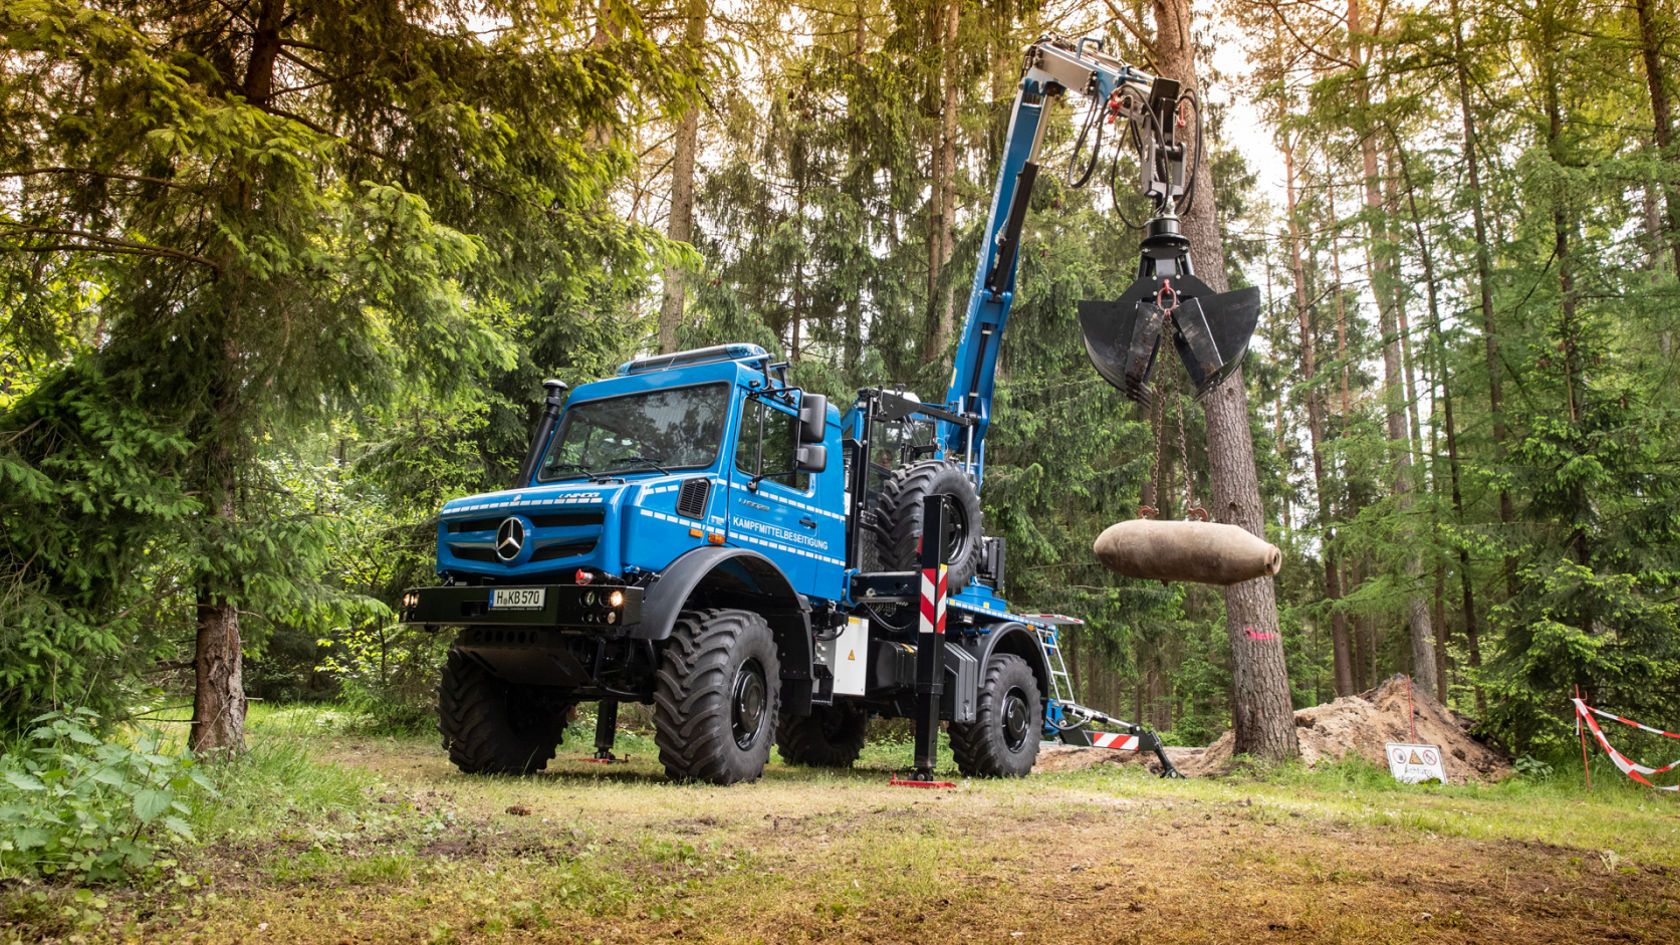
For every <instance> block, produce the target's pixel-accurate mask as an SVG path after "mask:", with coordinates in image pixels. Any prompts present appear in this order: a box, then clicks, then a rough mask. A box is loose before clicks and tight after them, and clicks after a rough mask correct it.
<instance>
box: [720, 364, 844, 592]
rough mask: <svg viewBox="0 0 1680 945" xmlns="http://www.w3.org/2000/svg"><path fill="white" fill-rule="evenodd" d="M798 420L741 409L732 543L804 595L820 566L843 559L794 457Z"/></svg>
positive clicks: (752, 404)
mask: <svg viewBox="0 0 1680 945" xmlns="http://www.w3.org/2000/svg"><path fill="white" fill-rule="evenodd" d="M798 431H799V418H798V416H797V415H796V414H795V412H794V410H793V408H791V407H785V406H783V405H782V404H780V403H776V402H773V401H769V400H768V399H767V398H757V397H755V398H749V399H748V400H747V401H746V403H745V404H744V405H743V406H742V410H741V419H740V427H739V429H738V430H737V433H736V437H735V457H734V462H733V463H732V464H731V470H730V486H729V540H730V543H731V544H736V545H740V546H741V547H744V548H751V549H753V550H754V551H757V552H759V553H760V554H763V555H764V556H765V557H767V558H769V559H770V560H772V561H774V562H775V563H776V566H777V567H779V568H781V569H782V573H784V574H786V575H787V576H788V580H790V581H792V582H793V586H794V588H795V589H796V590H798V591H799V592H800V593H802V594H807V595H809V594H811V593H812V592H813V590H814V588H815V584H816V578H817V566H818V564H819V563H820V562H822V561H825V560H827V559H829V558H841V557H843V556H842V555H841V554H836V553H834V552H833V551H832V550H831V549H830V548H828V547H827V546H828V545H829V544H832V541H831V540H830V536H829V535H828V534H827V533H828V532H830V531H831V530H830V529H825V528H823V527H822V526H823V524H824V522H823V515H822V513H821V512H820V511H819V510H818V508H817V505H816V495H815V492H814V491H813V489H812V484H811V474H810V473H806V472H799V471H797V469H796V466H795V458H796V453H797V450H798V445H799V440H798Z"/></svg>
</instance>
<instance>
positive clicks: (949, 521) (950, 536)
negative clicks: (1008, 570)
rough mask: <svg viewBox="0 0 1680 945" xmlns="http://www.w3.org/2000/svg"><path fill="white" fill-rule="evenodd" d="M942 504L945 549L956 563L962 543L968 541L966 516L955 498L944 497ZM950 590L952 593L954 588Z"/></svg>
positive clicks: (960, 552) (960, 554) (950, 496)
mask: <svg viewBox="0 0 1680 945" xmlns="http://www.w3.org/2000/svg"><path fill="white" fill-rule="evenodd" d="M942 504H943V505H944V506H945V548H946V550H947V551H948V552H949V553H950V555H951V560H953V561H956V560H958V559H960V558H961V557H962V549H963V543H964V542H966V541H968V514H967V510H965V509H964V508H963V505H962V503H961V502H958V501H957V500H956V497H955V496H952V495H946V496H945V497H944V501H943V502H942ZM951 590H952V592H953V593H954V592H955V591H956V588H952V589H951Z"/></svg>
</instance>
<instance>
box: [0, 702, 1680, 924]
mask: <svg viewBox="0 0 1680 945" xmlns="http://www.w3.org/2000/svg"><path fill="white" fill-rule="evenodd" d="M250 735H251V740H252V744H253V749H254V750H253V752H252V755H253V756H255V757H256V758H257V759H258V760H257V761H256V762H253V763H252V767H251V773H252V774H253V775H261V776H260V777H253V778H252V782H253V783H252V784H251V785H250V786H249V789H248V790H247V789H243V788H242V789H239V790H225V791H224V797H223V799H222V800H221V801H219V802H217V808H216V809H215V810H214V811H213V812H211V813H210V814H208V815H207V816H209V817H210V820H209V821H208V822H207V823H206V824H205V826H203V827H201V829H200V835H201V836H203V837H206V838H207V839H208V838H210V837H214V838H215V839H213V840H211V841H210V842H209V843H208V845H206V846H204V847H201V848H198V849H197V850H195V851H191V852H187V853H183V854H182V855H181V869H180V870H178V871H177V872H176V874H175V877H176V878H175V880H174V881H156V882H153V883H151V884H150V885H143V886H142V887H140V888H138V889H135V890H123V891H118V890H108V891H100V892H99V893H98V896H99V906H100V911H99V918H98V919H97V921H91V922H89V921H83V922H82V924H81V925H80V926H79V927H78V926H76V925H73V924H67V921H68V920H56V919H53V918H52V915H53V914H54V911H53V909H52V908H51V907H52V906H53V904H55V903H58V902H60V901H61V900H63V899H65V897H67V896H69V895H70V893H69V891H66V890H60V891H58V892H56V893H49V894H47V895H46V896H44V897H43V896H42V895H37V894H36V893H39V892H40V890H39V889H37V890H35V891H34V892H30V893H29V895H28V896H26V895H25V893H26V892H29V891H28V890H27V889H21V888H20V889H13V890H0V902H3V903H4V904H5V908H4V910H3V911H0V941H5V940H8V939H10V940H35V941H47V940H64V941H143V942H177V941H183V942H185V941H191V942H204V943H224V942H250V943H267V942H273V943H286V945H297V943H317V942H319V943H370V942H509V943H516V942H696V943H705V942H717V943H725V942H727V943H735V942H766V943H808V942H827V941H832V942H848V943H849V942H864V943H896V942H915V943H918V945H940V943H955V942H965V943H966V942H999V943H1035V942H1044V943H1087V942H1089V943H1103V945H1109V943H1130V942H1151V943H1191V942H1273V941H1275V942H1360V943H1388V942H1395V943H1398V942H1513V941H1521V942H1524V943H1535V945H1538V943H1551V942H1556V943H1586V942H1628V941H1651V942H1658V941H1680V924H1677V922H1676V920H1677V919H1680V805H1677V803H1676V801H1675V799H1674V797H1673V796H1672V795H1667V794H1664V795H1656V794H1651V793H1639V792H1638V791H1634V790H1629V789H1628V788H1626V787H1622V786H1619V785H1614V784H1612V785H1608V786H1606V785H1602V784H1596V783H1595V786H1596V787H1597V788H1598V790H1597V791H1596V792H1595V793H1593V794H1590V795H1589V794H1585V793H1583V792H1581V791H1579V789H1578V788H1576V787H1574V786H1573V785H1571V784H1568V783H1565V782H1566V781H1567V779H1566V778H1565V777H1564V776H1561V775H1560V776H1558V777H1557V778H1555V779H1553V780H1552V781H1551V782H1545V783H1541V784H1531V783H1523V782H1507V783H1505V784H1500V785H1491V786H1488V785H1483V786H1475V785H1470V786H1464V787H1440V786H1434V787H1425V786H1416V787H1414V786H1403V785H1397V784H1394V783H1392V782H1391V781H1388V780H1387V774H1386V772H1377V771H1375V770H1374V769H1372V768H1370V767H1369V766H1367V765H1365V763H1363V762H1359V763H1354V764H1344V765H1340V766H1336V767H1333V768H1331V769H1329V770H1328V771H1325V770H1313V771H1308V770H1304V769H1301V768H1299V767H1298V766H1297V767H1289V768H1283V769H1279V770H1275V771H1271V772H1265V773H1255V772H1253V771H1250V772H1248V773H1246V774H1243V773H1239V774H1237V775H1234V776H1229V777H1224V778H1218V779H1193V780H1189V781H1161V780H1157V779H1155V778H1153V777H1150V776H1149V775H1148V773H1147V772H1145V771H1144V770H1142V769H1141V768H1138V767H1135V766H1128V767H1124V768H1118V767H1108V766H1104V767H1100V768H1092V769H1087V770H1084V771H1074V772H1059V773H1050V774H1041V775H1034V776H1032V777H1030V778H1027V779H1023V780H1015V781H962V780H959V782H958V783H959V787H957V788H956V789H954V790H917V789H906V788H895V787H890V786H888V784H887V780H888V773H889V771H891V770H892V769H894V768H898V767H902V766H905V765H907V764H908V763H909V761H910V750H909V748H908V747H907V746H904V745H902V744H898V745H890V744H889V745H884V746H881V745H872V746H871V747H870V749H868V751H867V753H866V755H865V758H864V761H863V762H862V763H861V764H860V767H859V768H858V769H856V770H852V771H848V772H838V773H837V772H817V771H810V770H805V769H797V768H789V767H785V766H782V765H780V764H775V765H772V767H771V768H770V770H769V771H768V772H767V773H766V776H765V777H764V779H763V780H762V781H760V782H758V783H755V784H748V785H737V786H735V787H732V788H714V787H694V786H679V785H673V784H669V783H667V782H666V781H665V780H664V779H663V777H662V776H661V775H660V772H659V769H658V766H657V761H656V759H655V756H654V751H653V746H652V743H651V741H650V740H646V739H637V738H630V739H626V740H625V741H623V742H621V747H622V748H623V749H624V750H626V751H627V752H628V753H629V755H630V758H631V761H630V763H628V764H624V765H613V766H610V767H604V766H599V765H592V764H588V763H585V762H583V761H581V760H579V759H580V758H581V757H582V755H581V754H579V753H577V752H575V751H569V749H576V748H581V747H582V746H583V745H585V744H587V738H580V739H573V740H570V741H569V742H568V744H567V745H566V746H563V747H562V748H561V756H560V758H559V759H558V760H557V761H556V762H554V763H551V764H550V766H549V770H548V771H547V772H544V773H542V774H539V775H535V776H531V777H526V778H481V777H467V776H464V775H462V774H460V773H459V772H457V771H456V770H455V769H454V768H453V767H451V766H450V765H449V763H448V761H447V759H446V758H445V756H444V754H443V752H442V751H441V750H440V749H439V748H438V747H437V744H436V742H435V740H434V739H432V738H421V737H411V738H400V739H392V738H372V737H354V736H345V735H334V734H331V733H330V731H326V732H322V733H317V731H313V730H311V728H310V722H309V720H308V719H307V718H303V719H298V718H292V719H290V720H289V721H288V720H287V719H286V718H285V717H284V716H283V715H270V716H265V717H259V718H258V719H256V720H255V722H254V724H253V726H252V729H251V733H250ZM304 745H307V746H308V747H307V749H304V748H302V747H300V746H304ZM265 746H266V747H265ZM265 752H266V753H267V754H266V756H265ZM265 757H266V758H267V760H266V761H264V760H263V759H264V758H265ZM946 757H947V758H948V757H949V756H948V755H947V756H946ZM282 782H287V783H293V784H302V785H303V788H302V789H301V790H294V791H291V792H290V793H289V794H288V792H287V790H283V789H282V787H283V783H282ZM1641 790H1643V789H1641ZM265 792H266V793H265ZM29 896H33V899H30V898H29ZM30 903H33V905H30Z"/></svg>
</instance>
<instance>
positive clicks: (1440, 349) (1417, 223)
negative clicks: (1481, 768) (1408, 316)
mask: <svg viewBox="0 0 1680 945" xmlns="http://www.w3.org/2000/svg"><path fill="white" fill-rule="evenodd" d="M1396 144H1397V145H1398V138H1396ZM1401 168H1402V170H1403V171H1404V169H1405V168H1406V162H1405V160H1404V155H1402V160H1401ZM1405 173H1406V178H1407V179H1406V194H1407V201H1408V203H1409V205H1410V208H1411V217H1412V227H1413V230H1414V232H1415V233H1416V234H1417V241H1418V252H1419V254H1420V255H1421V256H1422V258H1423V284H1424V286H1425V288H1426V292H1427V295H1426V297H1427V299H1428V301H1429V332H1430V344H1431V346H1432V347H1433V348H1434V350H1435V358H1436V371H1437V373H1438V374H1439V375H1440V384H1441V393H1440V398H1441V423H1442V426H1443V427H1444V428H1445V431H1446V437H1447V472H1448V477H1449V481H1450V483H1451V488H1452V507H1453V518H1454V519H1455V520H1456V521H1457V523H1458V527H1459V528H1460V529H1461V530H1462V529H1464V528H1465V527H1466V526H1467V525H1468V522H1467V520H1466V517H1465V514H1464V492H1463V489H1462V488H1461V486H1460V479H1461V478H1462V473H1461V471H1460V465H1459V458H1458V427H1457V424H1456V422H1455V421H1454V419H1453V394H1452V383H1451V377H1452V376H1451V375H1450V374H1449V373H1448V371H1447V342H1446V338H1445V337H1444V336H1443V335H1442V333H1441V303H1440V291H1439V289H1438V288H1437V284H1436V272H1435V253H1434V250H1433V249H1432V248H1431V246H1430V243H1429V237H1428V234H1427V233H1425V231H1424V229H1423V218H1422V216H1421V215H1420V214H1419V213H1418V206H1417V197H1416V189H1415V188H1413V187H1412V186H1411V175H1410V172H1409V171H1405ZM1482 251H1483V252H1485V249H1484V250H1482ZM1489 307H1490V308H1491V302H1489ZM1437 481H1438V480H1437ZM1507 498H1508V497H1507ZM1458 579H1459V599H1460V602H1461V605H1462V607H1463V611H1464V638H1465V640H1466V642H1467V643H1468V644H1469V649H1470V665H1471V666H1472V667H1473V668H1477V669H1479V668H1480V667H1481V665H1482V654H1481V647H1480V644H1479V642H1478V627H1477V623H1476V591H1475V587H1474V582H1473V581H1472V580H1471V578H1470V549H1468V548H1467V547H1465V546H1464V544H1463V542H1460V543H1459V548H1458ZM1436 580H1437V583H1439V581H1440V580H1441V579H1440V577H1439V576H1437V579H1436ZM1437 593H1439V592H1438V591H1437ZM1436 623H1437V624H1440V623H1441V617H1440V615H1439V612H1437V616H1436ZM1436 636H1437V640H1436V642H1437V645H1438V646H1439V652H1438V653H1437V665H1438V666H1443V667H1444V665H1445V660H1446V653H1445V650H1446V629H1445V627H1444V626H1442V627H1440V629H1439V630H1438V632H1437V634H1436ZM1440 675H1441V679H1440V683H1439V685H1440V690H1441V702H1442V704H1445V703H1446V698H1447V697H1446V691H1447V683H1446V673H1445V672H1444V671H1443V672H1441V674H1440ZM1474 688H1475V692H1476V713H1477V716H1478V717H1482V716H1485V715H1486V714H1487V696H1486V695H1485V694H1484V693H1483V692H1482V685H1481V680H1480V679H1479V678H1478V679H1476V680H1474Z"/></svg>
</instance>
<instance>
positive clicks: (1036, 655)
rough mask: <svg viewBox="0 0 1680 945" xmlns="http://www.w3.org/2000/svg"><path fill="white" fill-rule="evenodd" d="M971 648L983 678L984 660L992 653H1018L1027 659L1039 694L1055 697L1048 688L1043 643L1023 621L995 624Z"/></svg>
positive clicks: (1047, 672) (1047, 661) (1048, 664)
mask: <svg viewBox="0 0 1680 945" xmlns="http://www.w3.org/2000/svg"><path fill="white" fill-rule="evenodd" d="M973 652H974V655H975V656H976V657H977V658H978V659H979V660H980V673H981V676H982V678H984V676H985V672H986V661H987V660H989V659H991V658H992V654H993V653H1012V654H1014V655H1016V656H1019V657H1020V658H1022V659H1024V660H1026V661H1027V666H1029V667H1030V668H1031V669H1032V674H1033V678H1034V679H1036V680H1037V681H1038V690H1039V691H1038V695H1039V698H1040V699H1042V700H1043V701H1044V702H1045V703H1048V702H1049V701H1050V700H1051V699H1052V698H1053V697H1054V693H1052V692H1051V691H1050V663H1049V660H1048V659H1047V658H1046V657H1045V655H1044V645H1043V644H1042V643H1040V642H1039V640H1038V634H1037V633H1036V632H1034V631H1033V629H1032V628H1031V627H1029V626H1027V625H1026V624H1024V623H1016V622H1014V621H1010V622H1008V623H1000V624H994V625H993V626H992V629H991V632H989V633H983V634H981V635H980V636H978V637H975V638H974V651H973Z"/></svg>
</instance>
